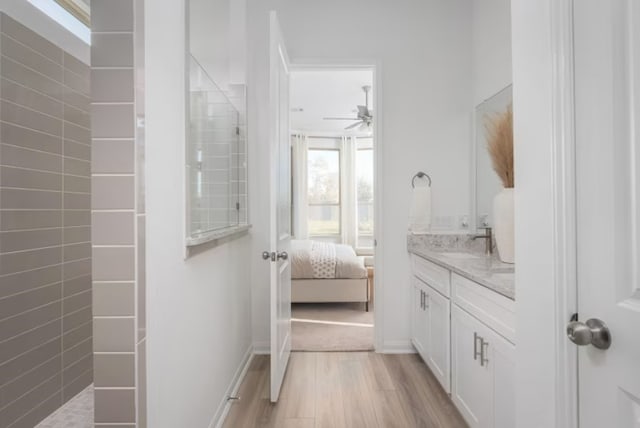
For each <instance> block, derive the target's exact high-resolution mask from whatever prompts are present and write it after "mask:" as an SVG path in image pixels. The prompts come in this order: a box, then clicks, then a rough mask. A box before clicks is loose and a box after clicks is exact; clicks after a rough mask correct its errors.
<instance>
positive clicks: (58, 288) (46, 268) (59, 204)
mask: <svg viewBox="0 0 640 428" xmlns="http://www.w3.org/2000/svg"><path fill="white" fill-rule="evenodd" d="M0 53H1V57H0V120H1V121H0V426H2V427H12V428H18V427H33V426H34V425H35V424H36V423H37V422H39V421H40V420H42V419H43V418H44V417H46V416H47V415H48V414H49V413H51V412H52V411H54V410H55V409H56V408H58V407H59V406H61V405H62V404H63V403H64V402H66V401H67V400H69V399H70V398H72V397H73V396H74V395H76V394H77V393H79V392H80V391H82V390H83V389H84V388H85V387H86V386H87V385H89V384H90V383H91V382H92V380H93V357H92V309H91V301H92V297H91V243H90V241H91V222H90V200H91V195H90V192H91V178H90V165H91V146H90V144H91V138H90V114H89V95H88V94H89V86H90V84H89V75H90V69H89V67H88V66H87V65H85V64H83V63H82V62H80V61H79V60H77V59H76V58H74V57H72V56H71V55H69V54H67V53H66V52H64V51H63V50H62V49H61V48H59V47H57V46H55V45H54V44H52V43H50V42H49V41H47V40H46V39H44V38H42V37H40V36H39V35H37V34H36V33H34V32H33V31H31V30H29V29H28V28H26V27H24V26H23V25H21V24H20V23H18V22H17V21H15V20H13V19H11V18H10V17H8V16H7V15H5V14H2V13H0Z"/></svg>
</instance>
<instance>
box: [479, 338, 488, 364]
mask: <svg viewBox="0 0 640 428" xmlns="http://www.w3.org/2000/svg"><path fill="white" fill-rule="evenodd" d="M485 346H486V349H487V350H489V342H485V341H484V338H483V337H481V338H480V366H481V367H483V366H484V365H485V364H487V363H488V362H489V359H488V358H487V357H485V356H484V351H485Z"/></svg>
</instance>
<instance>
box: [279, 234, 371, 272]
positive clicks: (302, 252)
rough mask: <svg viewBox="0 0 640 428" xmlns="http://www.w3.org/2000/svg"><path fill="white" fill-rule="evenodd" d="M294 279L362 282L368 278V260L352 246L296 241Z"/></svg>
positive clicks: (293, 244)
mask: <svg viewBox="0 0 640 428" xmlns="http://www.w3.org/2000/svg"><path fill="white" fill-rule="evenodd" d="M290 260H291V278H293V279H334V278H340V279H360V278H366V277H367V269H366V268H365V267H364V259H363V258H362V257H358V256H357V255H356V252H355V251H353V248H351V246H349V245H342V244H333V243H330V242H322V241H310V240H295V239H294V240H292V241H291V257H290Z"/></svg>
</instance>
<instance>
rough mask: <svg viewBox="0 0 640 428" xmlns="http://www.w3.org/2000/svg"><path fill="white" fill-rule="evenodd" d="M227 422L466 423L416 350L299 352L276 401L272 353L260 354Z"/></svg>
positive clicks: (249, 427)
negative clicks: (271, 398)
mask: <svg viewBox="0 0 640 428" xmlns="http://www.w3.org/2000/svg"><path fill="white" fill-rule="evenodd" d="M238 395H239V396H240V397H241V399H240V401H237V402H235V403H234V404H233V405H232V407H231V411H230V412H229V415H228V417H227V420H226V422H225V425H224V427H226V428H258V427H259V428H262V427H269V428H324V427H326V428H343V427H344V428H346V427H354V428H376V427H378V428H394V427H397V428H413V427H416V428H417V427H424V428H439V427H442V428H454V427H466V426H467V425H466V424H465V422H464V420H463V419H462V416H461V415H460V413H458V411H457V409H456V408H455V407H454V405H453V403H452V402H451V400H450V399H449V397H448V395H447V394H446V393H445V392H444V390H442V388H441V387H440V384H438V381H437V380H436V379H435V377H433V375H432V374H431V372H430V371H429V369H428V368H427V367H426V365H425V364H424V363H423V362H422V361H421V360H420V358H419V357H418V356H417V355H415V354H408V355H407V354H404V355H388V354H376V353H373V352H324V353H323V352H294V353H292V354H291V360H290V361H289V368H288V370H287V375H286V377H285V380H284V384H283V386H282V391H281V393H280V399H279V400H278V403H277V404H275V405H274V404H272V403H271V402H270V401H269V356H265V355H259V356H256V357H255V358H254V360H253V361H252V363H251V366H250V368H249V371H248V372H247V375H246V377H245V379H244V381H243V383H242V385H241V387H240V392H239V394H238Z"/></svg>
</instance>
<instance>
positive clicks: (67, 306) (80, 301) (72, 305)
mask: <svg viewBox="0 0 640 428" xmlns="http://www.w3.org/2000/svg"><path fill="white" fill-rule="evenodd" d="M61 291H62V290H61ZM90 306H91V290H87V291H83V292H82V293H78V294H74V295H73V296H69V297H65V298H64V301H63V302H62V310H63V311H64V314H65V315H66V314H71V313H73V312H76V311H79V310H80V309H86V308H87V307H90ZM89 311H90V313H89V318H91V309H89ZM87 321H89V320H86V321H84V322H87ZM64 322H65V319H63V331H68V330H71V329H73V328H75V327H79V326H80V324H84V322H82V323H80V324H77V325H76V326H75V327H74V326H71V325H69V326H68V325H66V324H64ZM67 327H68V328H67Z"/></svg>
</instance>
